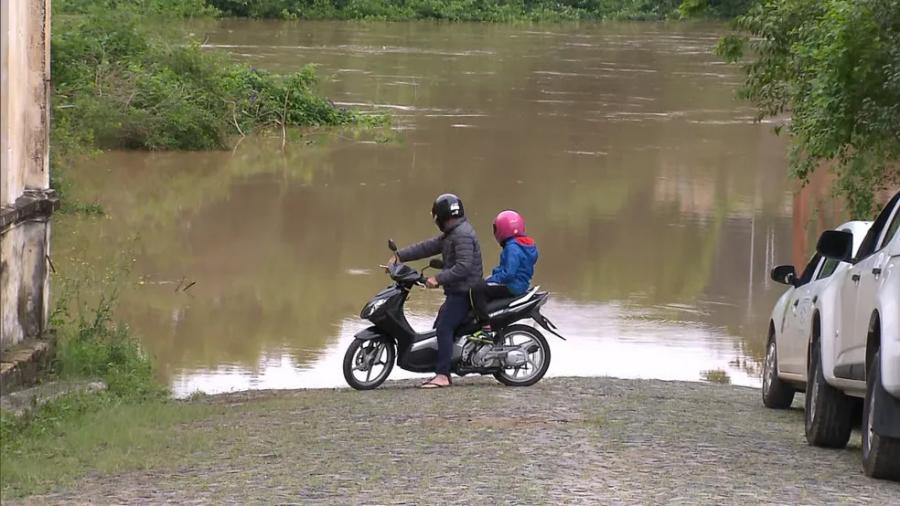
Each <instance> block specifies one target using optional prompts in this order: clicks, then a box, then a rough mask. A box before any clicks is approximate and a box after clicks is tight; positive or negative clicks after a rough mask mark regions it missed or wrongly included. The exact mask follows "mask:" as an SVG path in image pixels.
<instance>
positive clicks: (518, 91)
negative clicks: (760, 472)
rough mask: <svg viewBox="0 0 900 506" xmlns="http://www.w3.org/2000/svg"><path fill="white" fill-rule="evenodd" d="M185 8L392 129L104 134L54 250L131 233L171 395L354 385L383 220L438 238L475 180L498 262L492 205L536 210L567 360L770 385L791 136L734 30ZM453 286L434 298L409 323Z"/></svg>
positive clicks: (478, 211)
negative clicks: (437, 221)
mask: <svg viewBox="0 0 900 506" xmlns="http://www.w3.org/2000/svg"><path fill="white" fill-rule="evenodd" d="M193 28H194V29H195V30H196V31H202V32H205V33H206V38H207V40H208V41H209V42H208V45H210V46H215V47H219V48H220V49H225V50H229V51H232V52H233V54H234V55H235V58H239V59H246V60H249V61H252V62H253V64H254V65H257V66H260V67H266V68H271V69H274V70H278V71H287V70H292V69H296V68H297V66H298V65H299V63H305V62H315V63H318V64H320V65H321V68H320V73H321V74H322V75H324V76H327V78H326V79H325V81H324V82H323V83H322V87H323V88H324V91H325V92H326V93H327V94H328V95H329V96H332V97H334V98H335V100H336V101H338V102H340V103H345V104H363V107H371V108H373V109H382V110H386V111H390V112H391V114H392V115H393V117H394V119H395V124H396V128H397V130H398V131H399V134H397V135H398V138H397V139H396V140H393V141H390V142H383V141H384V140H385V138H384V134H383V133H377V132H362V133H361V132H332V133H313V134H308V135H307V136H306V137H304V138H303V139H302V140H300V141H298V142H296V143H293V144H291V145H289V146H288V149H287V150H286V151H284V152H282V151H281V149H280V139H278V140H266V139H246V140H244V141H243V142H242V143H241V144H240V145H239V146H237V147H236V148H235V150H234V151H231V152H227V151H226V152H217V153H165V154H147V153H108V154H105V155H103V156H102V157H100V158H99V159H96V160H92V161H90V163H88V164H86V165H85V166H84V167H83V168H81V171H82V175H81V176H79V178H80V179H82V180H83V181H86V183H85V184H84V185H82V186H83V187H82V188H81V189H80V191H82V192H83V193H84V194H85V195H84V197H86V198H97V199H98V200H100V201H101V202H102V203H103V205H104V207H105V208H106V209H107V211H108V212H109V218H108V219H106V220H102V221H101V222H97V221H79V222H75V223H72V224H71V225H69V224H67V225H66V230H67V233H65V234H64V235H63V236H62V237H57V238H56V244H55V247H56V248H57V251H58V252H60V251H61V252H64V253H63V255H65V252H75V251H77V252H80V254H83V255H86V256H88V257H89V258H90V259H91V261H94V262H98V263H99V262H102V261H103V259H104V258H105V257H109V256H110V255H111V254H112V252H114V251H116V250H117V249H121V248H123V247H124V244H125V242H126V240H128V239H129V238H131V237H133V236H134V235H135V234H136V235H137V237H138V239H137V240H136V242H135V243H134V244H135V247H136V252H135V255H134V257H135V262H134V270H135V274H136V275H137V276H139V278H140V283H138V284H136V285H135V286H133V287H131V288H130V289H129V290H126V291H125V292H124V293H123V296H122V297H123V301H122V302H123V305H122V308H121V315H120V316H122V317H123V318H124V319H126V320H127V321H128V322H130V323H131V324H132V326H133V327H134V328H135V329H136V331H137V332H138V333H139V334H140V335H141V336H142V338H143V339H144V342H145V344H146V346H147V348H148V350H150V351H151V352H152V353H153V354H154V355H155V356H156V357H157V358H158V360H159V362H160V365H161V368H162V370H161V374H162V375H163V376H164V377H165V378H166V379H167V380H170V381H172V382H173V385H174V386H175V389H176V390H177V391H178V392H180V393H189V392H190V391H192V390H194V389H202V390H204V391H210V392H212V391H223V390H232V389H240V388H270V387H304V386H340V385H342V384H343V379H342V378H341V373H340V360H341V358H342V356H343V350H344V348H345V346H346V344H347V341H348V340H349V339H350V337H351V336H352V334H353V332H355V330H357V329H359V328H360V327H361V326H362V325H363V322H360V321H359V320H357V319H356V318H355V315H356V313H357V312H358V310H359V307H360V306H361V305H362V304H363V303H364V302H365V301H366V300H367V299H368V298H369V297H370V296H371V294H372V293H374V292H375V290H377V289H378V288H380V287H382V286H383V285H384V284H385V283H386V278H384V276H383V274H381V273H380V272H378V270H377V269H373V267H374V266H375V265H376V264H377V263H379V261H381V260H382V259H383V257H384V256H385V249H384V242H385V239H386V238H387V237H393V238H395V239H396V240H397V241H398V242H400V243H408V242H410V241H412V240H415V239H418V238H421V237H422V236H425V235H428V234H431V233H433V226H432V225H431V224H430V221H429V219H428V210H429V209H430V199H431V198H432V196H433V195H435V194H437V193H441V192H444V191H454V192H457V193H459V194H460V195H462V196H463V198H464V199H465V201H466V207H467V210H468V211H469V214H470V216H471V219H472V220H473V223H474V224H475V226H476V229H477V230H478V232H479V233H480V236H481V238H482V243H483V247H484V249H485V258H486V259H487V261H488V262H494V261H496V257H497V255H498V253H499V249H498V248H497V246H496V244H493V243H492V240H491V239H490V238H491V235H490V219H491V217H492V216H493V215H494V214H495V213H496V212H497V210H499V209H502V208H508V207H511V208H516V209H518V210H520V211H521V212H522V213H523V214H524V215H525V216H526V217H527V219H528V221H529V227H530V232H531V234H532V235H533V236H534V237H535V238H536V239H537V241H538V244H539V246H540V249H541V261H540V263H539V265H538V270H537V277H536V282H538V283H540V284H542V285H544V286H545V287H547V288H549V289H550V290H552V291H553V292H554V301H553V303H552V304H551V305H549V306H548V309H547V314H548V316H550V317H551V318H552V319H553V320H554V321H556V323H557V324H558V325H559V326H560V328H562V329H563V330H564V332H565V334H566V335H567V336H569V337H571V339H570V341H568V342H565V343H563V342H561V341H556V340H552V342H551V346H552V347H553V362H552V364H551V368H550V374H551V375H611V376H623V377H655V378H664V379H689V380H698V379H700V377H701V373H702V371H705V370H710V369H721V370H724V371H726V372H727V373H728V374H729V376H731V378H732V381H733V382H735V383H742V384H753V383H755V382H756V381H757V380H756V371H755V365H754V364H755V359H758V358H759V357H760V356H761V354H762V350H763V346H764V342H763V340H764V338H765V335H764V333H765V329H766V323H767V319H768V314H769V310H770V308H771V304H772V303H773V302H774V299H775V298H777V296H778V292H779V289H778V287H777V286H772V285H771V284H770V283H769V281H768V280H767V276H766V273H767V270H768V268H769V267H770V266H771V265H772V264H773V263H777V262H784V261H786V260H788V259H789V258H790V256H791V250H790V244H791V230H792V221H791V205H792V201H791V192H790V188H789V187H788V183H787V181H786V176H785V165H786V164H785V160H784V145H783V144H782V141H781V140H780V139H778V138H777V137H775V136H774V135H773V134H772V133H771V132H770V131H769V127H767V126H765V125H757V124H753V123H752V111H751V110H749V109H748V108H747V107H746V106H744V105H741V104H740V103H736V102H735V101H734V98H733V96H734V82H736V81H737V79H738V77H737V75H736V74H735V73H733V69H731V68H728V67H724V66H721V65H719V62H717V61H716V59H715V57H714V56H712V55H711V54H710V53H709V50H710V48H711V47H712V46H713V45H714V44H715V41H716V38H717V34H718V33H719V31H720V30H721V27H719V26H716V25H712V26H706V25H655V24H616V23H607V24H600V25H588V26H584V25H582V26H575V25H572V26H567V25H563V26H554V27H553V29H552V30H548V31H543V30H532V29H525V28H522V27H511V26H495V25H469V24H454V25H443V24H437V25H435V24H430V23H395V24H378V23H371V24H369V23H366V24H355V23H354V24H342V23H281V22H254V21H221V22H216V23H213V24H209V23H205V24H201V25H197V26H196V27H193ZM129 244H130V243H129ZM489 267H490V266H488V268H489ZM190 282H195V283H196V284H195V285H193V286H192V287H191V288H190V289H189V290H187V291H185V290H175V287H176V286H178V285H179V284H180V285H182V286H185V285H186V284H187V283H190ZM438 303H439V296H438V295H437V294H425V293H422V294H417V296H416V298H415V300H414V301H412V302H411V306H410V307H411V309H412V310H413V311H414V313H415V314H416V316H415V318H414V322H415V324H416V325H418V326H420V327H425V326H428V325H429V324H430V315H431V314H433V313H434V311H435V309H436V305H437V304H438ZM398 377H400V376H398Z"/></svg>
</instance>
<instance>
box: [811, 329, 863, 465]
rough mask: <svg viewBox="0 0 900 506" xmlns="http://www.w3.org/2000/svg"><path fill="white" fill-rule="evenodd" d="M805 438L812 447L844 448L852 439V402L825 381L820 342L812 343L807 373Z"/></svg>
mask: <svg viewBox="0 0 900 506" xmlns="http://www.w3.org/2000/svg"><path fill="white" fill-rule="evenodd" d="M804 417H805V418H806V441H807V442H809V444H811V445H813V446H823V447H826V448H843V447H845V446H847V441H849V440H850V430H851V428H852V421H853V401H852V399H850V398H849V397H847V396H846V395H844V392H841V391H840V390H838V389H836V388H834V387H833V386H831V385H829V384H828V383H827V382H826V381H825V376H824V375H823V374H822V354H821V353H820V351H819V342H818V341H816V342H815V343H813V347H812V352H811V353H810V354H809V366H808V367H807V376H806V413H805V415H804Z"/></svg>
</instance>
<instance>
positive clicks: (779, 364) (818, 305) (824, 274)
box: [762, 221, 872, 444]
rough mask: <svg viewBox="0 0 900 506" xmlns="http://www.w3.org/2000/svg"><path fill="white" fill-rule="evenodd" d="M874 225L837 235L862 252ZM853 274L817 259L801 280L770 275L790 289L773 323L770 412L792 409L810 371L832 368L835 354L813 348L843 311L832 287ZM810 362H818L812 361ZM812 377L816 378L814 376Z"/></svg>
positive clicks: (788, 269) (785, 273)
mask: <svg viewBox="0 0 900 506" xmlns="http://www.w3.org/2000/svg"><path fill="white" fill-rule="evenodd" d="M871 225H872V222H867V221H851V222H849V223H845V224H843V225H841V226H840V227H838V230H841V231H844V232H845V233H849V234H850V235H851V236H852V238H853V246H854V248H859V246H860V245H861V244H862V241H863V237H864V236H865V235H866V233H867V232H868V230H869V227H870V226H871ZM849 268H850V263H848V262H842V261H840V260H833V259H827V258H824V257H823V256H822V255H821V254H819V253H816V254H815V255H813V257H812V259H810V261H809V263H808V264H807V265H806V267H805V268H804V269H803V272H802V273H801V274H799V275H798V274H797V271H796V269H795V268H794V266H793V265H781V266H778V267H776V268H774V269H772V273H771V277H772V279H773V280H775V281H777V282H779V283H783V284H785V285H788V286H789V288H788V289H787V291H785V292H784V294H783V295H782V296H781V298H779V299H778V302H776V303H775V307H774V308H773V309H772V316H771V318H770V320H769V333H768V342H767V343H766V359H765V362H764V363H763V384H762V399H763V404H764V405H765V406H766V407H769V408H773V409H786V408H788V407H790V406H791V403H792V402H793V400H794V393H795V392H797V391H801V392H802V391H805V390H806V389H807V383H808V381H809V377H810V365H817V364H819V363H822V364H823V365H824V366H825V368H826V369H828V370H830V367H832V366H833V359H834V356H833V354H831V353H827V351H829V350H825V349H824V347H822V348H820V347H818V346H817V345H816V344H815V343H816V342H817V339H816V338H817V337H818V336H819V335H821V330H822V328H823V326H824V327H826V328H829V329H830V328H832V327H833V325H834V324H833V315H835V314H837V312H838V311H839V307H838V304H839V301H838V297H837V295H836V294H837V290H835V289H834V288H832V286H833V285H834V284H835V282H836V281H837V280H838V279H840V277H841V274H842V273H843V272H844V271H846V270H847V269H849ZM823 351H825V352H826V353H822V352H823ZM811 357H814V360H812V361H811V360H810V358H811ZM813 372H815V371H813ZM811 377H813V378H816V375H815V374H813V375H812V376H811ZM807 407H809V406H807ZM809 435H810V434H809V431H807V436H809ZM847 437H849V431H848V432H847ZM843 444H846V441H844V442H843Z"/></svg>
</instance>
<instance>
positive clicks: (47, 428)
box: [0, 394, 221, 499]
mask: <svg viewBox="0 0 900 506" xmlns="http://www.w3.org/2000/svg"><path fill="white" fill-rule="evenodd" d="M217 411H221V407H217V406H212V405H208V404H199V403H184V402H178V401H172V400H165V399H156V400H151V401H145V402H139V403H134V402H131V403H128V402H126V403H123V402H120V401H118V400H117V399H115V397H114V396H112V395H109V394H101V395H79V396H74V397H68V398H64V399H61V400H59V401H57V402H54V403H52V404H50V405H47V406H46V407H45V408H44V409H41V410H40V412H39V413H37V414H36V415H35V416H34V418H32V419H31V420H30V422H28V423H27V424H26V425H23V426H19V427H15V426H10V424H15V423H16V422H10V421H9V420H8V418H7V417H4V419H3V420H4V422H3V431H2V438H3V440H2V453H3V465H2V467H0V476H2V489H0V491H2V497H3V498H4V499H7V498H10V497H21V496H24V495H30V494H35V493H43V492H46V491H48V490H51V489H53V488H55V487H59V486H63V485H67V484H70V483H72V482H74V481H75V480H76V479H78V478H80V477H83V476H85V475H87V474H90V473H104V474H107V473H123V472H128V471H139V470H146V469H171V468H174V467H177V466H179V465H182V464H183V463H185V462H187V461H188V460H190V459H196V457H197V455H198V454H204V453H205V452H208V451H210V450H211V449H212V448H213V446H214V442H215V437H216V434H217V432H216V431H213V430H193V431H184V430H179V428H180V427H183V426H184V425H185V424H189V423H191V422H194V421H198V420H202V419H205V418H208V417H210V416H213V415H215V414H216V412H217ZM19 423H21V422H19Z"/></svg>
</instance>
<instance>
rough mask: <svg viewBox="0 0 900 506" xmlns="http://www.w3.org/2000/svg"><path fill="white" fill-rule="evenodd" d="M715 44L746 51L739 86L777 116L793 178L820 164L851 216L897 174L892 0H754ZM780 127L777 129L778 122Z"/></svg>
mask: <svg viewBox="0 0 900 506" xmlns="http://www.w3.org/2000/svg"><path fill="white" fill-rule="evenodd" d="M736 26H737V28H738V29H740V30H741V31H743V32H745V33H747V34H749V35H750V36H751V37H752V38H748V37H747V36H746V35H744V36H738V35H733V36H729V37H727V38H725V39H723V41H722V42H721V43H720V45H719V52H720V54H722V55H724V56H725V57H726V59H728V60H729V61H732V62H735V61H738V60H740V59H741V58H742V57H743V55H744V53H745V50H746V49H748V48H749V50H750V55H751V59H750V61H749V62H748V63H746V64H745V70H746V74H747V78H746V82H745V84H744V87H743V90H742V95H743V96H744V97H746V98H749V99H750V100H752V101H753V102H754V103H756V105H757V106H758V107H759V111H760V112H759V115H760V118H762V117H776V118H779V117H782V116H783V115H786V114H790V120H789V121H788V120H785V121H784V123H786V124H787V130H788V132H789V134H790V138H791V141H792V147H791V156H790V164H791V172H792V174H793V175H794V176H795V177H796V178H798V179H799V180H801V181H804V182H805V181H807V180H808V178H809V177H810V175H811V174H812V173H813V172H814V171H816V170H817V169H818V168H820V167H822V166H828V167H830V168H831V169H832V171H833V172H834V174H835V176H836V177H835V182H834V190H835V193H836V194H837V195H839V196H841V197H844V198H845V199H846V201H847V203H848V206H849V209H850V211H851V213H852V214H853V215H854V216H856V217H867V216H871V215H872V213H873V212H874V211H875V205H876V203H875V193H876V192H877V191H878V190H881V189H885V188H890V187H892V186H894V185H897V184H900V142H898V139H900V6H898V4H897V2H896V1H895V0H825V1H821V2H818V1H807V0H763V1H761V2H760V3H759V4H758V5H756V6H755V7H753V8H752V9H751V10H750V11H749V12H748V13H747V14H746V15H744V16H741V17H739V18H737V20H736ZM780 129H781V127H779V128H778V130H777V131H780Z"/></svg>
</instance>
